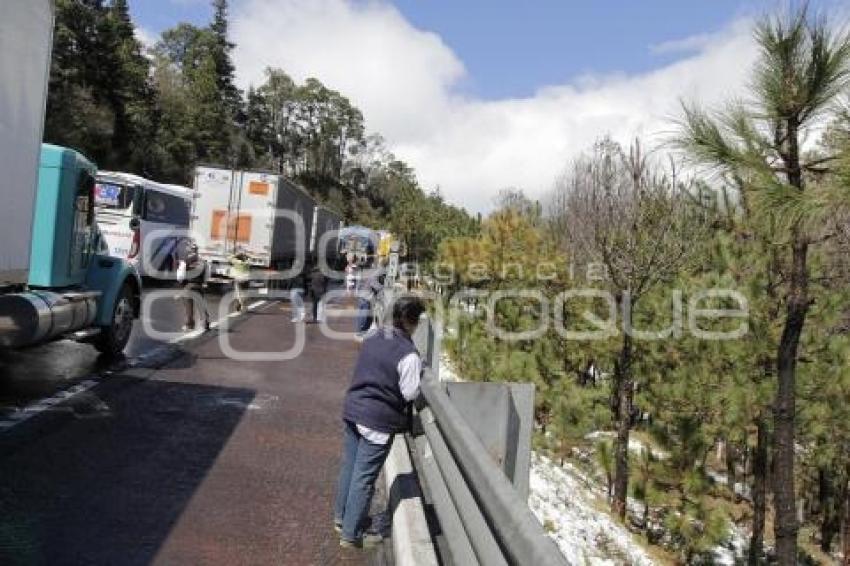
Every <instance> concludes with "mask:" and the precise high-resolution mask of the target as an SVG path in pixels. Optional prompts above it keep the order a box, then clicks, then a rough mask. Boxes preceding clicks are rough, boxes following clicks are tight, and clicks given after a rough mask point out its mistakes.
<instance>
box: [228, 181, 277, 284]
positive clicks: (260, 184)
mask: <svg viewBox="0 0 850 566" xmlns="http://www.w3.org/2000/svg"><path fill="white" fill-rule="evenodd" d="M239 183H240V190H239V191H238V198H239V202H238V205H237V206H236V207H235V211H236V214H235V216H234V218H233V219H232V223H233V238H232V241H233V245H234V248H235V249H239V250H241V251H244V252H247V253H248V255H250V256H251V258H252V259H254V260H257V264H258V265H261V266H262V267H271V251H272V250H271V246H272V234H273V230H274V224H275V209H274V203H275V201H276V198H277V191H278V177H277V175H271V174H268V173H254V172H250V171H246V172H243V173H242V174H241V178H240V180H239Z"/></svg>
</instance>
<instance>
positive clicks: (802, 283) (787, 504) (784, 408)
mask: <svg viewBox="0 0 850 566" xmlns="http://www.w3.org/2000/svg"><path fill="white" fill-rule="evenodd" d="M785 126H786V131H785V134H786V135H785V141H784V143H783V144H782V145H784V149H785V152H783V154H782V160H783V161H784V162H785V166H786V168H787V179H788V184H789V185H791V186H792V187H794V188H796V189H797V190H798V191H800V192H802V191H803V172H802V169H801V168H800V145H799V142H800V140H799V128H800V124H799V121H798V118H797V117H791V118H788V120H787V122H786V123H785ZM790 236H791V238H790V240H791V273H790V277H789V279H790V282H789V285H788V294H787V295H786V297H785V305H786V310H785V327H784V328H783V329H782V338H781V339H780V341H779V348H778V350H777V353H776V374H777V389H776V402H775V403H774V415H773V418H774V430H773V435H774V458H773V463H774V476H773V489H774V503H773V506H774V509H775V512H776V518H775V524H774V529H773V532H774V535H775V537H776V558H777V562H778V564H779V566H794V565H795V564H796V563H797V530H798V525H797V514H796V511H797V510H796V505H795V492H794V421H795V417H796V415H795V411H796V370H797V349H798V348H799V345H800V335H801V334H802V332H803V325H804V324H805V322H806V313H807V311H808V309H809V269H808V265H807V263H806V260H807V254H808V243H807V242H806V239H805V237H804V236H803V235H802V234H801V228H800V225H799V224H795V225H794V226H793V227H792V228H791V231H790Z"/></svg>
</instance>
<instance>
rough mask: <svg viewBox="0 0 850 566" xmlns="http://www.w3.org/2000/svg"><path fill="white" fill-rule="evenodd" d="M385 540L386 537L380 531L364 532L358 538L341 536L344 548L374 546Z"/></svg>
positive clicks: (341, 544) (340, 543) (341, 543)
mask: <svg viewBox="0 0 850 566" xmlns="http://www.w3.org/2000/svg"><path fill="white" fill-rule="evenodd" d="M382 542H384V537H383V536H381V535H380V534H378V533H363V536H362V537H361V538H359V539H358V540H348V539H347V538H342V537H340V539H339V545H340V546H341V547H342V548H374V547H376V546H378V545H379V544H381V543H382Z"/></svg>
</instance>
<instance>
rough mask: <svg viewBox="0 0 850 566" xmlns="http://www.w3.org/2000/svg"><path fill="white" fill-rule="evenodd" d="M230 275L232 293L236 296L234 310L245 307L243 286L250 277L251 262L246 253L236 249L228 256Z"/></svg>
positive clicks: (240, 309)
mask: <svg viewBox="0 0 850 566" xmlns="http://www.w3.org/2000/svg"><path fill="white" fill-rule="evenodd" d="M229 260H230V277H231V278H232V279H233V293H234V295H235V296H236V310H237V311H242V310H244V309H245V296H244V291H245V290H244V286H245V283H247V282H248V280H249V279H250V278H251V264H250V263H249V262H248V254H246V253H245V252H243V251H241V250H240V251H237V252H236V253H235V254H233V255H231V256H230V258H229Z"/></svg>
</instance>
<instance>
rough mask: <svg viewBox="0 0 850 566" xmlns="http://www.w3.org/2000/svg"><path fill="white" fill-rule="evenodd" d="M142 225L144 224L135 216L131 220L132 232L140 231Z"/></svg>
mask: <svg viewBox="0 0 850 566" xmlns="http://www.w3.org/2000/svg"><path fill="white" fill-rule="evenodd" d="M141 225H142V223H141V221H140V220H139V217H138V216H134V217H133V218H131V219H130V230H138V229H139V227H140V226H141Z"/></svg>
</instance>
